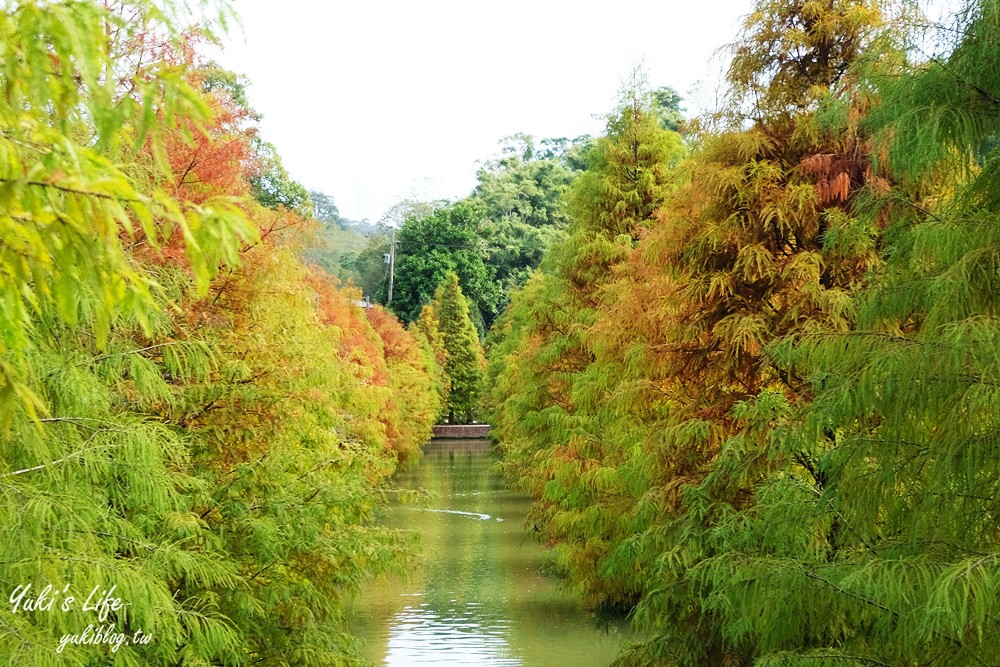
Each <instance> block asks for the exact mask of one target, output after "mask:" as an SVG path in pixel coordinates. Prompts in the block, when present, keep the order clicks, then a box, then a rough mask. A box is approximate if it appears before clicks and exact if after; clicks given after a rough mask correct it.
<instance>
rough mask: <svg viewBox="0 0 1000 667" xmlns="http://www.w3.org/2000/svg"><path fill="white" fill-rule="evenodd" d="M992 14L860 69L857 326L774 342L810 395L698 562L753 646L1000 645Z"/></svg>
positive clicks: (795, 653) (952, 651) (953, 658)
mask: <svg viewBox="0 0 1000 667" xmlns="http://www.w3.org/2000/svg"><path fill="white" fill-rule="evenodd" d="M998 26H1000V4H998V3H997V2H995V1H993V0H983V1H978V2H969V3H965V5H964V7H963V10H962V11H961V12H960V13H959V14H958V15H957V16H956V17H955V20H954V23H953V25H951V26H948V27H947V31H946V33H945V34H948V35H951V39H952V40H953V49H952V50H951V52H950V54H948V55H945V56H943V57H941V58H938V59H935V60H933V61H931V62H924V63H921V64H919V65H918V66H916V67H914V68H912V69H904V70H902V71H898V70H897V71H892V72H888V73H886V74H887V75H886V76H882V75H879V76H877V77H876V78H875V79H874V82H875V83H876V84H877V85H878V90H879V92H880V102H881V103H880V104H879V106H878V107H876V109H875V110H874V111H873V113H872V114H871V116H870V117H869V120H868V121H867V122H866V123H865V125H866V127H867V128H868V130H869V131H870V132H872V133H873V135H874V136H875V137H876V139H877V141H878V145H879V148H880V150H879V154H880V155H881V156H882V158H883V159H882V160H880V162H879V167H880V169H881V173H883V174H884V175H886V176H891V177H892V179H893V180H894V181H895V185H894V186H893V187H891V188H885V189H882V190H881V191H879V192H872V193H871V196H870V198H869V201H868V202H867V206H866V207H865V209H864V215H867V216H870V217H872V218H875V219H879V220H881V221H882V222H883V223H884V224H885V225H886V235H885V252H884V258H885V266H884V268H883V269H882V270H880V271H879V272H878V273H877V274H876V275H875V276H874V277H873V279H872V281H871V283H870V284H869V285H868V287H867V288H866V289H865V290H864V292H863V293H861V294H860V295H859V297H858V299H857V301H856V311H857V313H858V315H857V324H856V327H855V329H854V330H853V331H850V332H845V333H823V334H821V335H813V336H808V337H806V336H800V337H796V338H792V339H790V340H789V341H787V343H786V344H785V345H782V346H781V347H780V348H778V349H776V350H775V355H776V357H778V358H779V359H782V360H783V361H784V362H785V363H787V364H788V365H789V367H790V368H793V369H795V371H796V372H797V373H799V374H800V375H803V376H808V377H811V379H812V384H811V388H812V390H813V391H814V392H815V398H814V400H813V401H812V402H811V403H810V404H809V405H808V406H806V407H805V408H804V409H803V410H794V409H785V410H782V411H780V412H778V413H776V415H777V416H778V420H777V422H776V426H778V428H776V429H774V431H773V433H772V443H773V452H774V461H775V463H776V464H780V466H779V467H778V468H777V469H776V470H775V471H774V472H773V473H771V474H769V475H767V477H766V478H765V479H764V480H762V481H761V482H760V487H759V490H758V492H757V494H756V498H755V502H754V503H753V504H752V505H751V506H749V507H748V508H747V509H746V511H744V512H743V513H741V514H740V515H738V516H737V515H730V516H727V517H726V519H725V520H724V521H723V522H721V524H720V526H719V528H718V531H717V533H716V539H717V540H718V548H719V551H718V553H717V555H715V556H714V557H713V558H711V559H709V560H707V561H705V562H704V563H703V564H702V565H701V566H700V567H699V568H698V574H697V576H698V579H699V580H701V581H703V582H705V583H706V584H707V585H709V586H711V588H712V590H713V591H714V598H715V601H716V604H715V606H716V608H717V609H718V610H720V613H721V614H722V615H723V616H724V618H725V621H726V622H725V628H726V629H725V633H726V636H728V637H735V636H737V635H738V636H741V637H743V638H744V639H748V640H750V641H752V642H754V643H755V644H756V647H757V653H758V656H759V662H758V664H762V665H824V666H826V665H830V666H832V665H843V664H848V663H853V664H870V665H931V664H947V665H956V666H960V667H964V666H966V665H970V666H971V665H984V664H996V662H997V661H998V658H1000V641H998V637H1000V627H998V619H1000V609H998V605H997V595H996V591H997V589H998V586H1000V567H998V563H997V553H998V551H1000V541H998V537H997V531H996V519H995V517H996V512H997V499H998V498H1000V487H998V479H1000V468H998V465H997V462H998V461H1000V438H998V435H997V434H998V432H1000V428H998V424H997V415H998V414H1000V395H998V392H997V388H996V378H997V375H998V372H1000V367H998V365H997V357H996V349H997V340H998V336H1000V324H998V315H1000V301H998V298H997V294H998V291H997V290H998V286H997V271H996V266H997V264H996V261H997V256H998V255H997V248H998V241H1000V226H998V223H997V220H998V214H1000V204H998V202H1000V188H998V185H997V183H998V181H997V179H996V174H997V169H998V166H1000V153H998V152H997V150H996V147H995V138H996V136H997V134H998V132H1000V123H998V122H997V118H998V117H1000V115H998V111H1000V76H998V73H997V71H996V68H995V67H994V66H993V63H995V62H996V59H997V58H998V57H1000V52H998V45H1000V32H998ZM925 43H926V42H925ZM736 456H737V452H736V449H735V443H733V447H732V451H730V452H728V454H727V458H729V459H734V458H735V457H736Z"/></svg>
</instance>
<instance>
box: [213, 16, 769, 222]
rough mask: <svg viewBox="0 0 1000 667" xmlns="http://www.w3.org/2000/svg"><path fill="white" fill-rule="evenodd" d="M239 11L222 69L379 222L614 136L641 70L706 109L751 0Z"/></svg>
mask: <svg viewBox="0 0 1000 667" xmlns="http://www.w3.org/2000/svg"><path fill="white" fill-rule="evenodd" d="M235 5H236V9H237V11H238V12H239V14H240V17H241V20H242V24H243V25H242V29H238V28H237V29H234V30H233V31H232V34H231V35H230V37H229V38H228V40H227V43H226V47H225V53H224V54H223V55H222V57H221V58H220V60H221V62H222V64H223V65H225V66H226V67H228V68H229V69H232V70H234V71H237V72H240V73H242V74H245V75H247V76H248V77H249V79H250V81H251V87H250V90H249V94H250V101H251V104H252V105H253V106H254V108H256V110H257V111H259V112H260V113H261V114H263V116H264V118H263V121H262V122H261V133H262V135H263V137H264V138H265V139H266V140H268V141H270V142H271V143H273V144H275V145H276V146H277V148H278V152H279V153H280V155H281V156H282V159H283V160H284V163H285V166H286V168H287V169H288V170H289V172H290V173H291V175H292V177H293V178H295V179H296V180H298V181H299V182H301V183H302V184H304V185H305V186H306V187H307V188H310V189H315V190H321V191H323V192H325V193H327V194H329V195H332V196H333V197H334V200H335V201H336V203H337V206H338V207H339V208H340V212H341V214H342V215H344V216H346V217H348V218H352V219H361V218H368V219H369V220H371V221H373V222H374V221H377V220H378V219H379V218H381V217H382V215H383V213H384V212H385V211H386V210H387V209H388V208H389V207H390V206H392V205H393V204H394V203H396V202H398V201H399V200H401V199H405V198H416V199H437V198H444V199H456V198H459V197H462V196H465V195H466V194H468V193H469V191H470V190H471V188H472V187H473V186H474V185H475V170H476V163H477V161H480V160H485V159H487V158H489V157H490V156H492V155H494V154H495V153H496V152H497V146H498V141H499V140H500V139H501V138H502V137H504V136H506V135H510V134H513V133H515V132H526V133H528V134H533V135H535V136H538V137H574V136H578V135H580V134H585V133H590V134H598V133H600V132H601V128H602V126H603V122H602V121H601V120H600V118H599V116H601V115H602V114H605V113H607V112H608V111H610V110H611V109H612V107H613V105H614V100H615V95H616V93H617V91H618V89H619V88H620V86H621V83H622V81H623V80H624V79H625V78H627V76H628V74H629V72H630V71H631V70H632V69H633V67H634V66H635V65H636V64H637V63H639V62H642V63H643V64H644V67H645V69H646V71H647V74H648V80H649V83H650V85H651V86H653V87H657V86H661V85H670V86H673V87H674V88H675V89H677V90H678V92H680V93H681V94H682V95H683V96H684V97H685V98H687V105H688V107H689V109H690V108H692V107H697V99H698V98H699V96H700V98H701V99H703V100H704V99H710V98H711V96H712V94H713V93H712V91H713V89H714V86H712V85H707V86H705V85H703V86H701V88H700V90H701V92H700V93H698V94H692V87H693V86H695V84H696V82H698V81H715V80H718V72H719V68H720V62H719V60H720V59H719V58H715V59H714V60H713V54H714V53H715V52H716V50H717V49H718V48H719V47H721V46H723V45H724V44H726V43H728V42H730V41H732V40H733V39H734V38H735V37H736V34H737V32H738V30H739V24H740V19H741V18H742V17H743V16H744V15H745V14H746V13H747V12H749V10H750V7H751V0H702V1H701V2H698V1H695V0H673V1H670V0H637V1H633V2H621V3H611V2H594V1H593V0H591V1H589V2H586V1H585V2H580V1H579V0H576V1H569V0H504V1H503V2H477V1H476V0H410V1H408V2H404V1H398V0H354V1H352V2H341V1H339V0H337V1H332V2H326V1H320V0H280V1H276V0H237V2H236V3H235ZM595 116H598V118H595Z"/></svg>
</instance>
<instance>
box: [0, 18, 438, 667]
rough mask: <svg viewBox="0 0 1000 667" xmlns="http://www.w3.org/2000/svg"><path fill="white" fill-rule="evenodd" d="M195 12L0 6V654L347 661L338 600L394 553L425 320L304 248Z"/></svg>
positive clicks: (424, 379) (429, 411) (431, 386)
mask: <svg viewBox="0 0 1000 667" xmlns="http://www.w3.org/2000/svg"><path fill="white" fill-rule="evenodd" d="M200 11H202V9H199V8H198V7H195V8H193V9H192V8H190V7H185V6H175V5H174V4H173V3H169V2H168V3H158V2H153V1H149V2H147V1H145V0H136V1H135V2H124V3H118V2H113V3H97V2H89V1H82V0H66V1H63V2H57V3H56V2H42V1H38V2H35V1H25V2H18V3H16V5H13V6H12V5H10V4H7V5H5V7H4V10H3V12H2V13H0V84H2V85H0V90H2V92H0V447H2V450H3V455H2V456H0V582H2V585H3V588H4V600H5V604H4V605H3V606H2V607H0V661H2V662H3V663H4V664H8V665H24V666H28V665H31V666H41V665H56V664H58V665H81V666H82V665H98V664H100V665H137V666H138V665H142V666H146V665H249V664H254V665H282V666H285V665H288V666H291V665H303V666H305V665H316V666H320V665H324V666H326V665H342V664H355V662H360V658H359V657H358V656H359V655H360V653H359V651H358V649H357V647H356V646H355V640H354V639H353V638H352V637H351V636H350V634H349V633H348V631H347V626H346V623H345V607H344V602H345V598H346V596H347V595H348V594H350V593H351V592H352V591H354V590H356V589H357V587H358V586H359V584H361V583H362V582H364V581H366V580H368V579H370V578H371V577H372V576H374V575H376V574H378V573H380V572H386V571H392V570H402V569H405V568H408V567H409V564H410V562H411V559H412V538H411V537H410V536H409V535H408V534H405V533H399V532H395V531H391V530H388V529H383V528H380V527H378V524H377V522H376V521H374V519H375V518H376V517H377V516H378V514H379V512H380V511H381V508H382V507H383V506H384V501H385V497H386V493H387V489H388V486H387V481H388V478H389V477H390V475H391V474H392V473H393V471H394V470H395V468H396V466H397V463H398V462H400V461H402V460H407V459H409V460H412V459H415V458H417V457H418V456H419V453H420V446H421V445H422V444H423V443H424V442H425V441H426V440H427V439H428V438H429V437H430V430H431V428H430V427H431V425H432V424H433V423H434V422H435V420H436V419H437V418H438V417H439V416H440V415H441V414H442V412H443V410H444V404H443V400H444V398H445V397H446V396H447V393H446V388H445V387H444V386H443V380H442V369H441V364H440V361H441V360H443V359H444V357H443V356H442V355H441V351H440V350H439V349H438V348H439V344H436V343H435V342H433V341H432V339H431V338H433V337H436V336H438V335H439V334H438V333H437V331H436V329H435V326H436V325H435V323H434V320H433V319H429V320H428V321H427V322H425V326H424V327H423V328H420V327H413V328H411V330H409V331H408V330H406V329H404V328H403V326H402V325H401V324H400V323H399V322H398V321H397V320H396V319H395V318H394V317H393V316H392V315H391V314H389V313H387V312H385V311H383V310H381V309H380V308H375V309H373V310H369V311H368V312H367V313H366V312H364V311H363V310H362V308H360V307H359V306H358V305H357V300H358V299H359V298H360V294H356V293H355V291H354V290H353V289H350V288H344V287H341V286H338V285H337V284H336V282H335V281H334V280H333V279H331V278H329V277H328V276H326V275H324V274H323V273H322V272H320V271H318V270H316V269H312V268H309V267H307V266H305V265H304V264H303V263H302V262H301V260H300V259H299V257H300V253H299V251H298V248H297V243H298V241H297V239H298V238H300V236H299V235H297V231H298V230H301V229H303V228H306V227H308V225H309V222H308V211H307V210H300V209H296V208H295V207H291V208H290V207H286V206H284V205H281V204H280V203H275V204H274V205H273V206H265V205H263V204H262V203H260V202H259V201H258V200H257V199H255V198H254V197H253V196H252V184H254V183H259V182H260V180H261V178H262V177H266V176H267V173H266V167H267V165H266V164H263V163H262V162H261V161H260V160H259V159H257V158H256V157H255V153H254V151H253V146H254V142H255V140H256V129H255V125H254V115H253V113H252V111H251V110H250V109H249V108H248V107H247V105H246V100H245V99H244V98H243V97H242V95H241V94H240V93H241V91H240V89H239V87H238V86H234V85H231V84H232V83H233V82H234V81H235V79H234V78H233V77H232V75H229V74H228V73H226V72H222V71H220V70H219V69H218V68H217V67H215V66H213V65H212V64H211V63H210V62H208V61H206V60H204V59H203V58H202V57H201V56H200V55H199V53H200V49H201V48H202V46H203V45H204V44H206V43H207V42H209V41H210V40H211V35H210V34H209V33H207V32H206V31H205V29H203V28H198V27H191V26H189V25H188V24H187V23H186V22H184V21H181V19H180V18H178V17H182V16H183V17H185V21H186V20H189V19H191V18H192V16H193V15H196V14H197V13H198V12H200ZM205 11H208V10H205ZM211 11H212V12H213V13H212V14H211V15H210V16H208V17H207V18H209V19H211V20H212V21H214V22H215V23H216V24H218V22H219V21H225V20H228V19H229V18H231V17H230V16H229V14H228V13H227V12H228V10H227V9H226V8H225V7H221V8H219V9H218V13H215V9H211ZM26 586H30V588H25V587H26ZM47 587H50V588H49V592H48V593H45V592H44V591H45V589H46V588H47ZM112 587H114V592H113V596H114V597H115V598H118V599H120V600H121V602H122V603H123V604H124V606H119V607H116V608H115V609H114V610H113V611H112V612H111V614H110V616H103V615H102V616H101V617H100V618H99V617H98V615H97V614H96V613H89V614H88V613H84V612H83V611H81V610H80V605H81V603H82V602H83V599H84V598H85V597H87V595H88V593H90V592H91V591H92V590H93V589H95V588H96V589H97V590H98V591H102V592H103V591H105V590H109V589H111V588H112ZM18 591H20V593H21V594H20V597H18ZM8 595H9V596H11V604H7V596H8ZM70 596H75V597H76V602H75V606H74V605H73V604H71V603H72V602H73V601H72V600H69V597H70ZM46 598H47V601H48V602H46ZM53 601H54V604H52V602H53ZM64 604H66V605H67V606H65V607H64V606H63V605H64ZM106 624H111V625H113V626H114V634H115V635H117V634H119V633H120V634H121V635H122V636H127V637H128V639H129V641H126V642H119V643H117V644H116V643H106V642H105V643H94V642H90V643H87V642H86V637H85V636H84V635H85V632H86V630H85V629H86V628H87V626H88V625H99V626H104V625H106ZM137 632H139V633H140V634H144V635H145V636H146V637H147V640H146V641H145V642H141V641H132V638H133V637H134V636H135V635H136V633H137ZM60 638H65V639H64V640H60ZM81 639H82V640H83V641H80V640H81ZM91 639H93V636H92V635H91Z"/></svg>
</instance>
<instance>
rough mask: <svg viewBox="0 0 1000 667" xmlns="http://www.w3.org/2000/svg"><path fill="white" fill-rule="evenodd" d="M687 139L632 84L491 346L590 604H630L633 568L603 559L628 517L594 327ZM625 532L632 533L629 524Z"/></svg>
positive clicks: (539, 501)
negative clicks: (567, 219) (612, 468)
mask: <svg viewBox="0 0 1000 667" xmlns="http://www.w3.org/2000/svg"><path fill="white" fill-rule="evenodd" d="M682 154H683V146H682V143H681V140H680V137H679V136H678V135H677V134H676V133H673V132H669V131H666V130H664V129H663V128H662V127H660V124H659V122H658V116H657V114H656V113H655V109H654V107H653V104H652V100H651V99H650V98H649V96H647V95H646V94H645V93H644V92H643V91H641V90H638V89H634V88H633V89H630V90H626V92H625V93H624V95H623V97H622V101H621V104H620V106H619V108H618V109H617V110H616V111H615V112H614V113H612V114H610V115H609V117H608V122H607V131H606V136H605V137H603V138H601V139H600V140H599V141H598V142H597V144H596V146H595V148H594V149H593V150H592V151H591V153H590V155H589V167H588V169H587V171H586V172H584V173H583V174H581V175H580V176H579V177H578V178H577V180H576V181H575V182H574V184H573V186H572V187H571V191H570V205H569V210H570V213H571V216H572V222H571V225H570V228H569V235H568V238H567V239H566V240H565V241H563V242H561V243H560V244H558V245H557V246H555V248H554V249H553V251H552V252H551V253H549V255H548V256H547V257H546V259H545V261H544V262H543V264H542V268H541V270H540V271H539V272H537V273H536V274H535V275H534V276H533V277H532V278H531V280H529V281H528V284H527V285H526V286H525V288H524V289H523V290H521V291H520V292H519V293H516V294H515V295H514V296H513V297H512V302H511V306H510V308H509V310H508V312H507V313H506V314H505V316H504V317H503V318H502V320H501V321H500V325H499V329H500V331H501V332H502V334H503V337H502V339H501V340H500V342H499V343H497V344H495V345H494V346H493V347H492V349H491V352H490V369H489V374H490V378H491V381H490V387H491V396H490V399H489V403H490V410H491V423H492V424H493V425H494V426H495V428H496V434H497V436H498V442H499V446H500V447H501V449H502V451H503V452H504V464H503V465H504V467H505V472H506V473H507V475H508V477H509V479H511V480H512V482H513V483H515V484H517V485H518V486H520V487H521V488H522V489H524V490H526V491H528V492H529V493H530V494H531V495H532V496H533V497H534V499H535V504H534V506H533V509H532V512H531V515H530V520H531V521H532V522H533V523H534V524H535V526H536V528H537V529H538V531H539V532H540V533H541V534H542V535H544V537H545V538H546V539H548V540H549V543H550V545H552V546H553V547H554V548H553V551H552V558H553V561H554V563H555V564H556V566H557V569H558V570H559V571H560V572H562V573H564V574H565V575H566V576H567V577H568V578H569V580H570V582H571V584H572V585H574V586H575V587H576V588H578V589H579V590H580V591H581V593H582V594H583V595H584V599H585V601H586V603H587V604H588V605H591V606H605V607H624V608H627V607H629V606H630V605H632V604H634V602H635V596H636V593H637V589H636V587H635V586H634V585H633V580H634V577H632V576H629V577H627V578H626V579H623V578H615V579H607V578H604V577H603V576H602V574H601V570H602V568H603V565H604V559H605V558H606V557H607V555H608V552H609V549H610V548H611V547H612V546H613V544H615V542H616V540H620V539H623V537H624V534H623V531H627V530H628V526H627V525H626V524H624V523H622V522H620V521H619V519H620V517H621V510H622V507H621V506H620V505H619V504H618V503H617V499H619V498H624V497H625V494H623V493H622V490H621V488H620V487H618V486H617V482H616V480H615V479H613V477H612V476H609V475H608V474H607V472H608V471H607V469H606V468H605V466H604V463H603V462H604V460H605V459H606V457H608V456H617V455H618V453H610V452H608V451H607V450H606V448H605V443H606V440H605V437H606V434H605V433H602V432H601V430H600V425H601V423H602V420H601V419H595V418H594V417H595V416H596V415H597V414H599V413H601V411H602V407H601V405H600V401H599V400H596V401H595V400H594V398H595V397H596V396H597V395H598V394H599V388H600V387H602V386H605V385H606V384H607V379H606V378H600V377H598V376H597V375H596V374H595V373H594V372H593V371H594V369H593V366H592V364H593V362H594V359H595V357H594V349H593V347H592V337H591V327H592V326H593V325H594V323H595V321H596V317H597V313H598V311H599V309H600V307H601V306H602V305H604V304H605V295H604V292H603V289H604V288H605V287H606V286H607V285H608V283H609V282H610V281H611V280H612V279H613V277H614V272H615V270H616V267H619V266H621V265H622V264H623V263H624V262H625V261H626V260H627V258H628V257H629V255H630V254H631V253H632V252H633V249H634V246H635V244H636V242H637V239H638V238H640V237H641V236H642V235H643V234H644V233H646V231H647V230H648V228H649V227H650V226H652V224H653V222H654V219H655V212H656V210H657V208H658V207H659V206H660V205H661V204H662V202H663V201H664V200H665V199H666V198H667V196H668V194H669V193H670V191H671V190H672V188H673V187H674V183H675V180H676V175H675V174H674V173H673V172H672V167H673V166H674V165H675V164H676V163H677V161H678V160H679V159H680V157H681V156H682ZM626 534H627V533H626Z"/></svg>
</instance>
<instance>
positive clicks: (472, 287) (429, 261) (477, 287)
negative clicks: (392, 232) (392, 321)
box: [377, 201, 501, 334]
mask: <svg viewBox="0 0 1000 667" xmlns="http://www.w3.org/2000/svg"><path fill="white" fill-rule="evenodd" d="M481 216H482V209H481V207H480V206H478V205H477V204H476V203H475V202H471V201H462V202H459V203H457V204H455V205H453V206H450V207H447V208H442V209H438V210H437V211H435V212H434V213H432V214H430V215H428V216H426V217H423V218H416V217H411V218H408V219H407V221H406V223H404V224H403V227H402V228H401V229H400V230H399V231H398V232H397V233H396V274H395V275H396V279H395V285H394V290H393V297H392V304H390V306H391V308H392V310H393V312H396V313H398V314H399V315H400V317H402V318H403V319H404V320H406V321H408V322H412V321H413V320H414V319H416V317H417V316H418V315H419V314H420V309H421V307H423V306H424V305H425V304H428V303H431V302H432V301H433V299H434V294H435V292H436V290H437V289H438V287H440V286H441V285H443V284H445V282H446V281H447V279H448V275H449V273H455V274H457V275H458V276H459V278H460V279H461V282H462V285H464V286H465V291H466V292H467V293H468V295H469V297H468V298H469V301H470V309H471V313H470V314H471V316H472V318H473V321H476V322H479V323H480V327H482V326H483V325H482V322H483V320H484V318H488V317H492V316H493V315H494V314H495V313H496V309H497V307H498V304H499V302H500V297H501V292H500V288H499V286H498V285H497V284H496V282H495V280H494V275H493V270H492V268H491V267H489V266H488V265H487V263H486V261H485V244H484V242H483V240H482V239H481V238H480V237H479V234H478V227H479V224H480V221H481ZM387 297H388V283H385V284H384V285H383V286H382V287H381V288H380V289H379V292H378V294H377V298H378V301H379V302H380V303H384V302H385V300H386V299H387ZM482 333H483V334H485V331H484V330H483V331H482Z"/></svg>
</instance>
